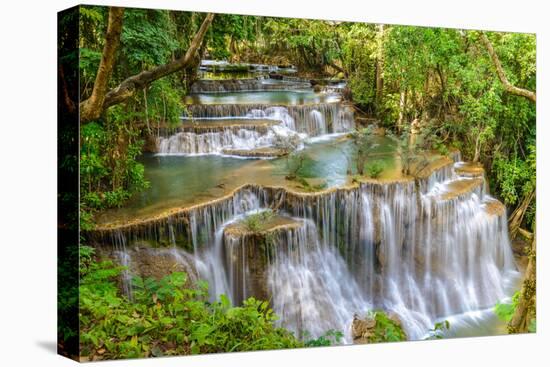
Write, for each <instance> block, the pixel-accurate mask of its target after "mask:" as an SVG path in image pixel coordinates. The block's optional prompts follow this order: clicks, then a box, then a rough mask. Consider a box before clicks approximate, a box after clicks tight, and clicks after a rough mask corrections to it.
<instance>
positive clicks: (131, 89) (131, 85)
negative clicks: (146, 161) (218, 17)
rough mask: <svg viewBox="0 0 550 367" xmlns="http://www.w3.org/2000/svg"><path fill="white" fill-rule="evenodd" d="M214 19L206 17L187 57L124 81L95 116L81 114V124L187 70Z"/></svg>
mask: <svg viewBox="0 0 550 367" xmlns="http://www.w3.org/2000/svg"><path fill="white" fill-rule="evenodd" d="M213 19H214V14H212V13H208V14H207V15H206V18H205V19H204V21H203V22H202V24H201V26H200V28H199V30H198V32H197V33H196V34H195V36H194V37H193V40H192V41H191V44H190V45H189V48H188V49H187V52H186V53H185V55H183V56H182V57H181V58H179V59H177V60H174V61H172V62H169V63H167V64H164V65H160V66H157V67H155V68H153V69H151V70H145V71H142V72H141V73H139V74H136V75H133V76H131V77H129V78H127V79H125V80H123V81H122V82H121V83H120V84H119V85H118V86H117V87H116V88H114V89H112V90H110V91H109V92H108V93H107V94H106V95H105V99H104V101H103V105H102V106H101V108H100V109H98V110H96V111H94V112H95V113H94V114H91V115H88V116H82V114H81V117H80V122H81V123H85V122H88V121H90V120H93V119H94V118H98V117H99V116H100V115H101V113H102V112H103V110H105V109H107V108H109V107H111V106H113V105H115V104H118V103H121V102H124V101H125V100H127V99H128V98H130V97H131V96H133V95H134V93H135V92H136V91H137V90H141V89H143V88H145V87H146V86H147V85H149V84H150V83H152V82H154V81H155V80H158V79H160V78H162V77H165V76H167V75H170V74H172V73H174V72H176V71H179V70H182V69H185V68H186V67H187V66H189V64H190V63H191V62H192V61H193V60H194V58H195V54H196V53H197V51H198V49H199V48H200V46H201V44H202V42H203V40H204V36H205V35H206V32H207V31H208V28H209V27H210V24H211V23H212V20H213ZM94 88H95V85H94ZM85 102H86V101H84V102H83V103H85ZM81 108H82V104H81ZM83 117H85V118H83ZM90 117H91V118H90Z"/></svg>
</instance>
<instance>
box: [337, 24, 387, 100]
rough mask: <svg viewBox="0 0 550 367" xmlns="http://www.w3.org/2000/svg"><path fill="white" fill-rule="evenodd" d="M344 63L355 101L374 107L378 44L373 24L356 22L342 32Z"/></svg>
mask: <svg viewBox="0 0 550 367" xmlns="http://www.w3.org/2000/svg"><path fill="white" fill-rule="evenodd" d="M342 33H343V35H342V39H343V41H342V65H343V67H344V69H345V70H346V72H347V77H348V83H349V87H350V89H351V93H352V97H353V101H354V103H356V104H358V105H360V106H362V107H363V108H365V109H367V110H368V109H370V110H372V109H374V107H373V106H374V104H375V97H376V93H375V85H376V81H375V74H376V58H377V57H378V56H379V55H378V54H377V51H378V44H377V42H376V41H377V40H376V37H377V35H376V32H375V30H374V25H373V24H363V23H355V24H352V25H351V26H350V27H349V30H348V31H347V32H342Z"/></svg>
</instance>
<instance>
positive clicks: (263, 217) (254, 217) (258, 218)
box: [243, 209, 275, 233]
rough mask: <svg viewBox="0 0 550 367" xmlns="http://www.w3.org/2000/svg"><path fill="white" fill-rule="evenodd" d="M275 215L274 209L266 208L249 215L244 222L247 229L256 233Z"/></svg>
mask: <svg viewBox="0 0 550 367" xmlns="http://www.w3.org/2000/svg"><path fill="white" fill-rule="evenodd" d="M274 215H275V213H274V212H273V210H271V209H268V210H264V211H261V212H259V213H255V214H251V215H248V216H247V217H246V218H245V219H244V221H243V223H244V226H245V227H246V229H247V230H249V231H250V232H254V233H256V232H259V231H261V229H262V228H263V225H264V224H265V222H267V221H269V220H270V219H272V218H273V216H274Z"/></svg>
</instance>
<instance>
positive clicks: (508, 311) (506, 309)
mask: <svg viewBox="0 0 550 367" xmlns="http://www.w3.org/2000/svg"><path fill="white" fill-rule="evenodd" d="M520 296H521V292H519V291H518V292H516V293H514V295H513V296H512V300H511V302H509V303H500V302H498V303H497V304H496V305H495V308H494V312H495V314H496V315H497V316H498V318H499V319H501V320H502V321H506V322H510V320H511V319H512V316H514V312H516V307H517V306H518V302H519V298H520Z"/></svg>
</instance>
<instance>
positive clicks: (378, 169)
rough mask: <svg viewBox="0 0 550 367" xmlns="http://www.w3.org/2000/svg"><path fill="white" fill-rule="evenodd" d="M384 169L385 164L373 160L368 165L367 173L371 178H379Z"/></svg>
mask: <svg viewBox="0 0 550 367" xmlns="http://www.w3.org/2000/svg"><path fill="white" fill-rule="evenodd" d="M383 171H384V166H383V165H382V163H380V162H379V161H375V162H372V163H371V164H369V165H368V166H367V174H368V175H369V177H370V178H378V177H380V174H381V173H382V172H383Z"/></svg>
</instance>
